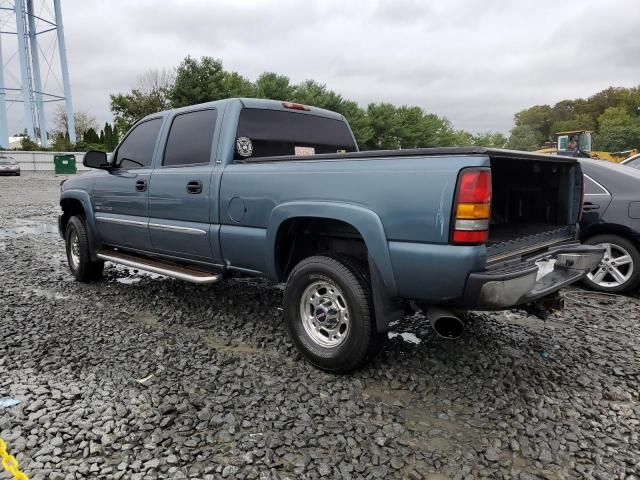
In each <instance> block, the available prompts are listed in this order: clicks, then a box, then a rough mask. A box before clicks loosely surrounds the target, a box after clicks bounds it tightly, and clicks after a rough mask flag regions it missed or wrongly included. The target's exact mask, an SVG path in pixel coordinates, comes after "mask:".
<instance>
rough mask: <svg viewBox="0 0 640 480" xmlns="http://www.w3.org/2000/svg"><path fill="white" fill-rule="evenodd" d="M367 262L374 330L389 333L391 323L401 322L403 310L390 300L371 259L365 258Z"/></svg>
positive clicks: (397, 303)
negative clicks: (373, 311)
mask: <svg viewBox="0 0 640 480" xmlns="http://www.w3.org/2000/svg"><path fill="white" fill-rule="evenodd" d="M367 259H368V261H369V276H370V280H371V292H372V294H373V308H374V310H375V316H376V328H377V330H378V332H381V333H382V332H387V331H389V328H390V325H391V323H393V322H396V321H400V320H402V317H403V316H404V309H403V308H402V306H401V305H400V303H399V302H397V301H396V300H394V299H393V298H391V297H390V296H389V294H388V292H387V289H386V287H385V284H384V280H383V279H382V275H381V274H380V270H378V267H377V266H376V264H375V262H374V261H373V260H372V259H371V257H369V256H368V257H367Z"/></svg>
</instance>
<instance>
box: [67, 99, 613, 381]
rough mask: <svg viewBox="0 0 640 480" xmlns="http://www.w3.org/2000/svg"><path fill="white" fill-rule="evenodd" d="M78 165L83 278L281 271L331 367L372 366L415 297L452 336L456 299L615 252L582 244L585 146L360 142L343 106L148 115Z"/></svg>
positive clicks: (525, 300) (77, 257) (570, 276)
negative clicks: (133, 272)
mask: <svg viewBox="0 0 640 480" xmlns="http://www.w3.org/2000/svg"><path fill="white" fill-rule="evenodd" d="M83 162H84V165H86V166H87V167H92V168H93V169H95V170H93V171H90V172H88V173H86V174H83V175H81V176H78V177H76V178H73V179H69V180H67V181H66V182H64V184H63V185H62V187H61V188H62V192H61V197H60V205H61V207H62V214H61V215H60V218H59V229H60V234H61V235H62V237H63V238H64V239H65V242H66V252H67V258H68V263H69V267H70V269H71V272H72V273H73V275H74V276H75V277H76V279H78V280H79V281H95V280H98V279H99V278H100V277H101V275H102V271H103V268H104V262H105V261H109V262H114V263H120V264H124V265H129V266H133V267H136V268H140V269H143V270H148V271H152V272H156V273H161V274H164V275H167V276H170V277H175V278H179V279H183V280H187V281H191V282H195V283H200V284H208V283H213V282H217V281H220V280H222V279H224V278H225V277H226V276H227V275H228V274H229V273H232V272H240V273H243V274H252V275H260V276H264V277H268V278H270V279H271V280H273V281H274V282H286V289H285V294H284V317H285V323H286V326H287V329H288V331H289V334H290V335H291V338H292V340H293V342H294V344H295V345H296V347H297V348H298V349H299V350H300V352H301V353H302V354H303V355H304V356H305V357H306V358H307V359H309V360H310V361H311V362H312V363H313V364H315V365H316V366H318V367H320V368H323V369H326V370H330V371H336V372H349V371H352V370H354V369H356V368H358V367H360V366H361V365H363V364H364V363H365V362H366V360H367V359H368V358H370V357H371V356H372V355H373V354H374V353H375V352H376V351H377V349H378V345H379V342H380V340H381V339H382V338H384V337H385V336H386V332H387V330H389V328H390V324H391V323H392V322H393V321H395V320H398V319H400V318H401V317H402V314H403V307H404V305H406V304H408V303H411V304H412V305H419V306H421V307H423V308H425V310H426V312H427V316H428V317H429V318H430V319H431V321H432V324H433V325H434V328H436V330H437V331H439V332H440V334H442V335H443V336H448V337H454V336H456V335H457V334H458V333H459V331H460V328H461V324H460V322H459V320H458V316H457V315H456V313H454V311H455V310H457V309H507V308H512V307H515V306H520V305H522V306H527V305H534V304H540V302H541V301H544V300H545V299H547V298H549V296H550V295H553V294H554V293H555V292H557V290H558V289H560V288H562V287H563V286H565V285H568V284H571V283H573V282H575V281H578V280H580V279H581V278H583V277H584V276H585V275H586V273H587V272H589V271H591V270H592V269H593V268H595V267H596V266H597V265H598V264H599V262H600V260H601V258H602V256H603V251H604V249H603V248H602V247H598V246H585V245H580V244H579V243H578V242H577V241H576V238H577V224H578V220H579V216H580V211H581V205H582V174H581V170H580V165H579V163H577V161H576V159H573V158H565V157H561V156H549V155H540V154H532V153H525V152H516V151H508V150H499V149H487V148H477V147H473V148H424V149H414V150H397V151H370V152H360V151H358V146H357V144H356V141H355V139H354V136H353V134H352V132H351V129H350V127H349V125H348V123H347V122H346V120H345V119H344V117H342V116H341V115H339V114H337V113H333V112H330V111H327V110H322V109H319V108H314V107H308V106H305V105H299V104H292V103H288V102H279V101H271V100H260V99H227V100H222V101H216V102H211V103H206V104H202V105H194V106H190V107H186V108H180V109H176V110H171V111H165V112H160V113H156V114H153V115H149V116H148V117H146V118H144V119H142V120H140V121H139V122H138V123H137V124H135V125H134V126H133V128H131V130H130V131H129V132H128V133H127V135H126V136H125V137H124V138H123V140H122V142H121V143H120V145H118V147H117V148H116V149H115V151H114V152H113V154H112V155H111V156H110V158H109V159H107V156H106V154H104V153H102V152H94V151H92V152H88V153H87V154H86V155H85V157H84V160H83ZM203 294H206V290H203ZM212 301H215V299H212ZM451 309H454V311H452V310H451ZM263 320H264V321H273V320H274V319H269V318H264V319H263Z"/></svg>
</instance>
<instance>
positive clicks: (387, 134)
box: [366, 103, 400, 150]
mask: <svg viewBox="0 0 640 480" xmlns="http://www.w3.org/2000/svg"><path fill="white" fill-rule="evenodd" d="M367 117H368V118H369V125H370V127H371V132H372V136H371V137H370V139H369V141H368V142H367V144H366V146H367V148H368V149H370V150H395V149H398V148H400V122H399V118H398V115H397V114H396V107H395V106H393V105H392V104H390V103H370V104H369V106H368V107H367Z"/></svg>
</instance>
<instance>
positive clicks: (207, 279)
mask: <svg viewBox="0 0 640 480" xmlns="http://www.w3.org/2000/svg"><path fill="white" fill-rule="evenodd" d="M96 256H97V257H98V258H99V259H101V260H106V261H108V262H113V263H119V264H121V265H126V266H127V267H133V268H138V269H140V270H146V271H147V272H153V273H159V274H160V275H166V276H167V277H172V278H177V279H179V280H185V281H187V282H192V283H198V284H201V285H205V284H209V283H216V282H218V281H220V280H222V275H221V274H219V273H210V272H203V271H201V270H195V269H192V268H187V267H180V266H178V265H172V264H168V263H162V262H159V261H156V260H151V259H148V258H141V257H136V256H134V255H128V254H126V253H122V252H113V251H108V252H98V254H97V255H96Z"/></svg>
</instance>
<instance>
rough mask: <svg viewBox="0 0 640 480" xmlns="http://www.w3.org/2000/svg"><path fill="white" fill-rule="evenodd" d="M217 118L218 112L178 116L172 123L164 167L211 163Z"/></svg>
mask: <svg viewBox="0 0 640 480" xmlns="http://www.w3.org/2000/svg"><path fill="white" fill-rule="evenodd" d="M216 118H217V112H216V110H199V111H197V112H189V113H182V114H180V115H176V117H175V118H174V119H173V122H172V123H171V130H170V131H169V138H168V139H167V146H166V148H165V150H164V159H163V161H162V165H164V166H180V165H192V164H197V163H209V159H210V158H211V145H212V143H213V132H214V130H215V128H216Z"/></svg>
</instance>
